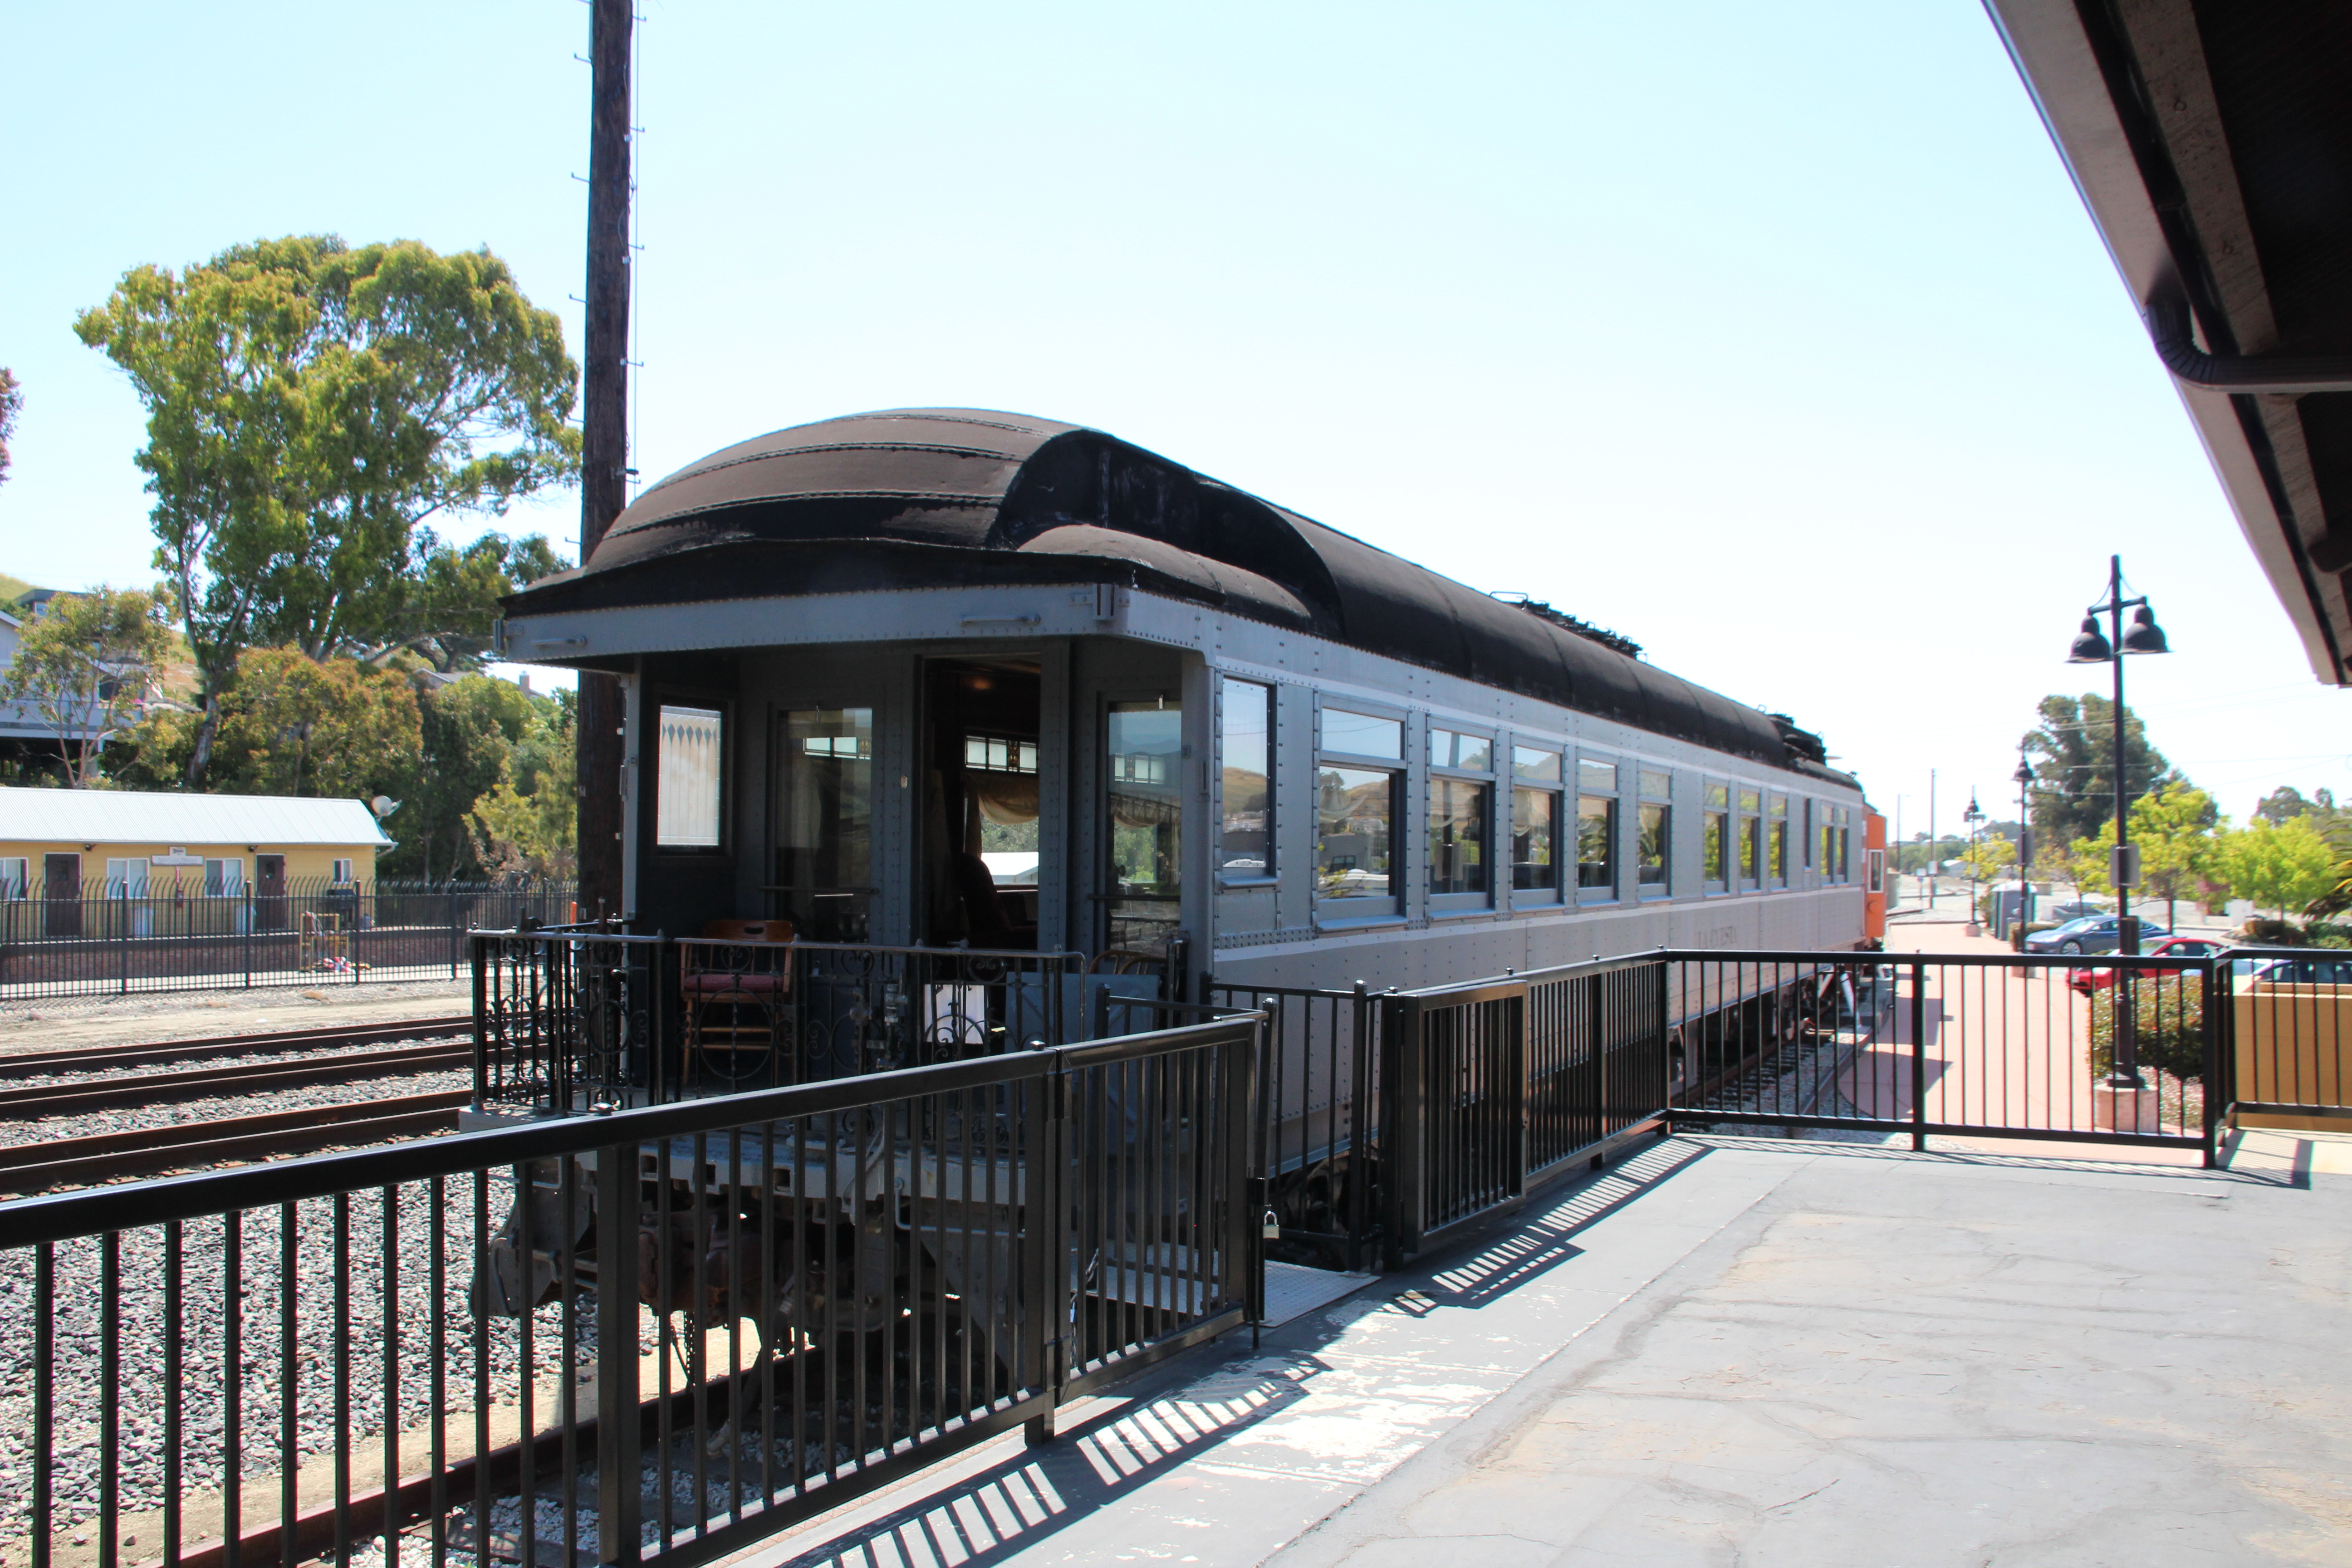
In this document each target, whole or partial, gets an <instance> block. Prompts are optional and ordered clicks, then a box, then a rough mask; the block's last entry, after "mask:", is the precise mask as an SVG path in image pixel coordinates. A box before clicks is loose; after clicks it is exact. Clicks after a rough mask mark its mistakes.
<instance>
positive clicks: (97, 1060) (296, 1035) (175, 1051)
mask: <svg viewBox="0 0 2352 1568" xmlns="http://www.w3.org/2000/svg"><path fill="white" fill-rule="evenodd" d="M473 1032H474V1016H473V1015H472V1014H470V1013H460V1014H457V1016H452V1017H446V1018H388V1019H386V1020H384V1021H383V1023H380V1024H350V1025H338V1026H332V1027H329V1028H319V1029H279V1030H274V1031H271V1032H269V1033H266V1034H255V1035H212V1036H206V1037H203V1038H200V1039H194V1040H157V1041H152V1042H147V1043H143V1044H140V1045H130V1046H75V1047H68V1048H66V1049H63V1050H55V1051H25V1052H22V1053H19V1054H16V1055H13V1056H0V1079H6V1078H29V1077H33V1076H35V1075H37V1074H40V1073H50V1072H79V1071H81V1070H83V1069H85V1068H113V1067H144V1066H146V1065H148V1064H149V1063H152V1062H164V1061H201V1060H203V1059H204V1058H206V1057H236V1056H266V1055H270V1054H273V1053H276V1052H279V1051H298V1050H321V1051H323V1050H333V1049H335V1048H337V1047H342V1046H373V1045H382V1044H385V1043H387V1042H391V1041H395V1040H429V1039H434V1038H436V1037H440V1036H444V1035H468V1036H470V1035H471V1034H472V1033H473Z"/></svg>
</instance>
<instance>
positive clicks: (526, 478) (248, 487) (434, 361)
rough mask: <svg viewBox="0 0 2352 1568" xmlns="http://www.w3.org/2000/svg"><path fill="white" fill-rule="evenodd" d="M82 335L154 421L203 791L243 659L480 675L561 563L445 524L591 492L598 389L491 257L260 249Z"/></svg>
mask: <svg viewBox="0 0 2352 1568" xmlns="http://www.w3.org/2000/svg"><path fill="white" fill-rule="evenodd" d="M74 326H75V331H77V332H78V333H79V335H80V337H81V339H82V341H83V342H85V343H88V344H89V345H90V346H91V347H93V348H98V349H101V350H103V351H104V352H105V353H107V355H108V356H109V357H110V359H112V360H113V361H114V363H116V364H117V365H118V366H120V367H121V369H122V371H123V372H124V373H125V374H127V375H128V376H129V377H130V379H131V384H132V386H133V387H134V388H135V389H136V390H137V392H138V394H139V396H140V398H141V400H142V403H144V404H145V405H146V409H147V443H146V445H145V447H142V449H141V451H140V452H139V454H138V459H137V461H138V464H139V467H140V468H142V470H143V471H144V472H145V473H146V475H147V489H148V490H149V492H150V493H151V494H152V496H153V497H154V505H153V508H152V511H151V513H150V516H151V521H152V524H153V528H154V532H155V537H156V541H157V548H156V552H155V564H156V567H157V569H158V570H159V571H162V572H163V573H164V574H167V575H168V577H169V578H170V580H171V582H172V584H173V589H174V591H175V598H176V602H177V604H178V605H179V608H180V613H181V616H182V624H183V630H184V634H185V636H186V637H187V641H188V645H189V648H190V650H191V652H192V653H193V654H194V662H195V665H196V673H197V683H198V688H199V695H200V698H201V700H202V717H201V719H200V721H199V722H198V726H197V731H196V734H195V737H194V745H193V747H192V748H191V750H190V752H189V756H188V763H187V772H186V775H185V776H186V782H187V784H190V785H191V786H198V785H201V784H202V783H203V781H204V777H205V771H206V769H207V768H208V766H209V765H210V763H211V759H212V752H213V746H214V742H215V736H216V735H217V733H218V731H219V727H220V722H221V713H222V708H221V703H222V699H223V697H224V696H225V695H226V691H227V689H228V688H229V686H230V685H231V684H232V683H233V682H234V680H235V679H236V669H237V661H238V655H239V654H240V653H241V652H242V651H243V650H244V649H245V648H247V647H252V646H256V645H262V644H269V645H275V644H286V645H291V646H293V647H299V648H300V649H301V650H302V651H303V652H304V653H306V654H308V655H309V656H310V658H313V659H324V658H329V657H330V656H332V655H336V654H350V655H354V656H359V657H362V658H368V659H371V660H374V661H379V662H380V661H382V660H383V658H386V657H387V656H388V655H389V654H391V653H392V652H394V651H397V650H398V649H399V648H401V647H425V646H427V645H435V646H436V647H437V650H438V652H439V653H440V654H441V655H442V656H443V657H444V658H451V659H453V660H454V661H458V662H462V661H463V660H465V659H466V658H469V657H472V655H471V654H469V653H468V652H467V649H466V647H465V643H466V641H467V639H468V638H469V637H471V638H472V639H473V640H474V641H476V642H477V643H478V637H479V633H480V632H482V631H486V630H487V626H488V616H490V615H491V614H492V613H493V610H492V605H493V604H494V602H495V599H496V597H497V595H499V593H503V592H506V591H508V590H509V589H510V588H511V587H512V586H514V584H515V581H516V579H517V578H518V577H519V576H525V575H527V574H529V573H530V572H531V571H534V570H541V569H544V568H545V567H546V566H548V565H550V564H552V563H553V554H552V552H551V551H550V550H549V549H548V547H547V545H546V542H545V541H544V540H535V541H524V542H522V543H521V544H520V545H515V544H511V543H509V542H508V541H506V540H504V539H503V538H499V537H498V536H496V535H490V536H488V537H487V539H486V541H485V542H484V543H480V544H477V545H474V546H469V547H467V548H465V549H460V548H458V547H457V546H455V545H452V544H450V543H448V542H445V541H444V540H443V539H442V538H441V537H440V536H439V535H438V533H436V531H435V529H434V528H433V527H432V526H431V524H432V522H433V521H435V520H436V519H440V518H454V517H457V516H458V515H461V514H465V513H474V512H483V511H488V512H491V513H502V512H503V511H504V510H506V508H507V506H508V504H509V502H511V501H513V500H515V499H517V498H518V497H521V496H525V495H529V494H530V493H532V492H534V491H537V490H541V489H546V488H548V487H550V486H554V485H560V484H564V483H568V482H570V481H571V480H572V479H574V478H576V476H577V473H578V468H579V451H580V442H579V434H578V432H577V431H576V430H574V429H572V427H571V426H570V424H569V423H568V421H569V419H570V416H571V413H572V405H573V401H574V398H575V396H576V393H577V388H578V383H579V368H578V366H577V365H576V364H574V363H573V362H572V357H571V355H570V354H569V353H567V352H566V351H565V349H564V346H563V335H562V328H561V325H560V323H559V322H558V321H557V319H556V317H555V315H554V314H553V313H552V312H551V311H547V310H541V309H539V308H537V307H536V306H534V305H532V304H531V303H530V300H527V299H525V298H524V296H523V293H522V290H521V289H520V288H518V287H517V286H516V283H515V280H514V277H513V274H512V272H511V271H510V270H509V268H508V267H507V265H506V263H505V262H503V261H501V260H500V259H499V258H497V257H496V256H494V255H492V254H491V253H490V252H489V251H488V250H487V249H483V250H475V251H460V252H457V253H454V254H450V255H442V254H440V253H438V252H436V251H435V250H433V249H431V248H430V247H426V246H424V245H421V244H418V243H416V242H415V241H413V240H401V241H394V242H392V243H388V244H378V245H366V246H359V247H352V246H348V245H346V244H344V243H343V241H342V240H341V239H340V238H338V237H334V236H331V235H297V236H292V237H287V238H284V239H270V240H259V241H256V242H254V243H252V244H249V245H240V246H236V247H231V248H230V249H227V250H225V251H223V252H221V253H220V254H219V255H218V256H215V257H214V258H212V259H211V260H210V261H207V262H204V263H202V264H200V265H197V266H194V267H190V268H185V269H184V270H183V271H181V272H178V273H174V272H173V271H171V270H170V269H168V268H161V267H153V266H145V267H138V268H132V269H131V271H129V272H127V273H125V274H124V275H123V277H122V279H121V282H120V283H119V284H118V285H117V286H116V288H115V290H114V292H113V295H112V296H111V298H110V299H109V300H107V302H106V303H105V304H103V305H100V306H98V307H95V308H93V309H91V310H85V311H83V312H82V313H81V314H80V315H79V317H77V318H76V320H75V323H74ZM492 541H494V542H492ZM445 637H455V638H457V646H456V647H455V649H454V650H453V648H452V647H446V646H438V644H437V639H441V638H445ZM472 651H473V653H478V647H476V648H475V649H473V650H472Z"/></svg>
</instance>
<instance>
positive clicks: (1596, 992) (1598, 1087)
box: [1571, 974, 1616, 1138]
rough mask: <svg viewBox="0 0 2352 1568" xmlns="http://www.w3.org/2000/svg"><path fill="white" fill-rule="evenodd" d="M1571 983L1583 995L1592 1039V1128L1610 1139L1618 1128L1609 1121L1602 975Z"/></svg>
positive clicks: (1588, 1036) (1606, 1024) (1606, 1021)
mask: <svg viewBox="0 0 2352 1568" xmlns="http://www.w3.org/2000/svg"><path fill="white" fill-rule="evenodd" d="M1571 984H1574V985H1575V986H1576V987H1577V989H1578V990H1579V991H1580V993H1582V994H1583V997H1582V999H1583V1001H1584V1028H1585V1036H1584V1037H1585V1038H1586V1039H1588V1040H1591V1042H1592V1131H1594V1133H1595V1134H1596V1135H1598V1136H1600V1137H1602V1138H1606V1137H1608V1136H1609V1135H1610V1134H1611V1133H1612V1132H1614V1131H1616V1129H1615V1128H1613V1127H1612V1126H1611V1125H1610V1124H1609V1122H1610V1115H1609V1019H1608V1015H1607V1013H1606V1011H1605V1010H1604V1009H1603V1008H1602V1007H1601V976H1599V975H1598V974H1591V975H1587V976H1586V977H1585V978H1584V979H1582V980H1580V981H1574V982H1571Z"/></svg>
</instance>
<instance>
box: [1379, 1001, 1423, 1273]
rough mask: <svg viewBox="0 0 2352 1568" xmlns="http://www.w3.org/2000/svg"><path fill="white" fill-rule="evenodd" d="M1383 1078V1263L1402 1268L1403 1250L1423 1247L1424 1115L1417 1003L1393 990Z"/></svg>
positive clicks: (1385, 1026) (1384, 1012)
mask: <svg viewBox="0 0 2352 1568" xmlns="http://www.w3.org/2000/svg"><path fill="white" fill-rule="evenodd" d="M1421 1058H1422V1050H1421V1003H1420V1001H1419V1000H1418V999H1417V998H1414V997H1411V996H1400V995H1396V994H1389V995H1386V996H1383V997H1381V1079H1382V1083H1381V1089H1382V1099H1383V1100H1385V1101H1386V1108H1385V1110H1384V1112H1383V1114H1382V1116H1381V1165H1382V1167H1383V1170H1382V1173H1381V1174H1382V1180H1383V1182H1384V1183H1385V1184H1386V1185H1387V1188H1388V1190H1387V1192H1386V1193H1384V1194H1381V1195H1382V1197H1383V1198H1384V1199H1385V1200H1386V1201H1385V1202H1384V1203H1383V1204H1382V1205H1381V1206H1382V1208H1383V1209H1385V1210H1386V1213H1385V1214H1384V1215H1383V1216H1382V1220H1381V1232H1382V1235H1383V1237H1384V1240H1383V1245H1382V1247H1381V1268H1384V1269H1390V1270H1394V1269H1399V1268H1403V1267H1404V1258H1405V1254H1406V1253H1408V1252H1417V1251H1419V1250H1420V1248H1421V1221H1422V1211H1421V1157H1422V1140H1423V1135H1424V1134H1425V1133H1426V1132H1427V1131H1428V1127H1427V1121H1428V1118H1427V1115H1426V1113H1425V1108H1424V1107H1423V1104H1422V1082H1421V1066H1422V1061H1421Z"/></svg>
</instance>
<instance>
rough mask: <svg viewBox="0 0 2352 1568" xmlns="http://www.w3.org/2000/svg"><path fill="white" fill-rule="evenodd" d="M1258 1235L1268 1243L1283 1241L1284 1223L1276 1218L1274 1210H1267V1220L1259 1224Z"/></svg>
mask: <svg viewBox="0 0 2352 1568" xmlns="http://www.w3.org/2000/svg"><path fill="white" fill-rule="evenodd" d="M1257 1233H1258V1236H1259V1237H1261V1238H1262V1239H1264V1240H1266V1241H1280V1240H1281V1239H1282V1222H1281V1221H1280V1220H1278V1219H1276V1218H1275V1217H1274V1211H1273V1210H1272V1209H1268V1210H1266V1211H1265V1218H1264V1219H1263V1220H1260V1221H1259V1222H1258V1227H1257Z"/></svg>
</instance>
